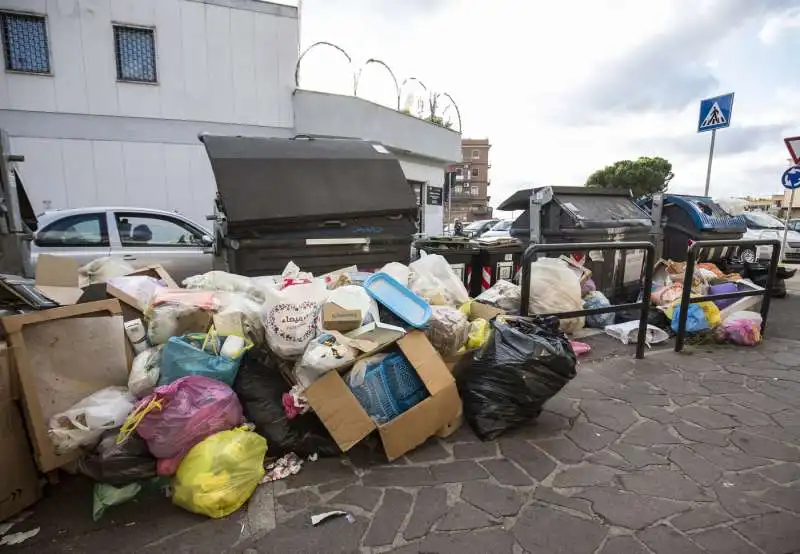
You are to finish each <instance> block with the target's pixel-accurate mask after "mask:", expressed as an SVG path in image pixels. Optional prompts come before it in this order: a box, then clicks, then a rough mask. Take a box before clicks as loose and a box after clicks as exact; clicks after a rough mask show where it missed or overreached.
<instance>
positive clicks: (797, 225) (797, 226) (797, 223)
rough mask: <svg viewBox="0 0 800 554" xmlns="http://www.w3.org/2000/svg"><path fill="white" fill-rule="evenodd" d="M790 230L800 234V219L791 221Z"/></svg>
mask: <svg viewBox="0 0 800 554" xmlns="http://www.w3.org/2000/svg"><path fill="white" fill-rule="evenodd" d="M789 229H791V230H792V231H798V232H800V219H790V220H789Z"/></svg>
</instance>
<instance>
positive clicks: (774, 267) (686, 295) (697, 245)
mask: <svg viewBox="0 0 800 554" xmlns="http://www.w3.org/2000/svg"><path fill="white" fill-rule="evenodd" d="M713 246H739V247H742V246H752V247H754V248H755V251H756V258H757V257H758V256H757V254H758V247H759V246H772V257H771V258H770V264H769V274H768V275H767V286H766V287H765V288H764V290H744V291H738V292H726V293H723V294H707V295H705V296H691V294H692V287H691V284H690V285H689V286H688V287H687V286H685V284H686V279H687V277H686V276H689V277H688V279H690V283H691V279H692V278H693V277H694V268H695V266H696V265H697V253H698V252H699V250H700V249H702V248H708V247H713ZM740 251H741V249H740ZM780 258H781V243H780V241H778V240H777V239H770V240H755V241H752V240H699V241H697V242H693V243H692V244H690V245H689V249H688V250H687V258H686V272H685V273H684V287H683V296H682V297H681V304H680V305H681V306H689V305H690V304H697V303H698V302H707V301H712V302H713V301H714V300H726V299H729V298H745V297H748V296H763V297H764V299H763V300H762V301H761V334H762V336H763V334H764V331H765V330H766V328H767V314H768V313H769V305H770V300H771V296H770V295H771V293H772V287H773V286H774V285H775V275H776V273H777V272H778V263H779V262H780ZM676 309H677V308H676ZM688 315H689V309H688V308H687V309H683V308H681V309H680V311H679V313H678V314H677V317H678V334H677V336H676V337H675V352H680V351H681V350H682V349H683V344H684V342H685V341H686V319H687V317H688Z"/></svg>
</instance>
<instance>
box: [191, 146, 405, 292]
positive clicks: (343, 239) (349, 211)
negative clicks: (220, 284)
mask: <svg viewBox="0 0 800 554" xmlns="http://www.w3.org/2000/svg"><path fill="white" fill-rule="evenodd" d="M200 141H201V142H202V143H203V145H204V146H205V148H206V153H207V154H208V158H209V160H210V162H211V169H212V171H213V172H214V179H215V180H216V184H217V190H218V193H217V200H216V207H217V209H216V219H215V224H214V235H215V236H214V245H215V248H214V249H215V257H214V267H215V269H222V270H226V271H230V272H232V273H238V274H240V275H246V276H260V275H276V274H280V273H281V271H282V270H283V268H284V267H285V265H286V264H287V263H288V262H289V261H294V262H295V263H296V264H297V265H298V266H300V268H301V269H303V270H305V271H311V272H313V273H314V274H315V275H316V274H322V273H327V272H329V271H333V270H335V269H339V268H341V267H342V266H349V265H356V266H358V268H359V269H360V270H362V271H368V270H370V271H371V270H377V269H380V268H381V267H382V266H383V265H385V264H386V263H388V262H402V263H409V262H410V258H411V243H412V236H413V234H414V233H415V232H416V226H415V219H416V217H417V212H418V208H417V202H416V198H415V196H414V191H413V189H412V187H411V185H410V184H409V182H408V181H407V180H406V177H405V175H404V173H403V169H402V168H401V167H400V162H399V161H398V160H397V158H395V157H394V156H393V155H392V154H390V153H389V152H388V150H386V149H385V148H383V147H382V146H380V145H378V144H373V143H371V142H367V141H362V140H353V139H328V138H324V139H323V138H301V137H297V138H294V139H279V138H261V137H223V136H213V135H201V136H200Z"/></svg>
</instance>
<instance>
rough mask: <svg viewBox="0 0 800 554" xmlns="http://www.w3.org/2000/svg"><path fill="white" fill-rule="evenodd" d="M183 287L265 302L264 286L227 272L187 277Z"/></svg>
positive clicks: (248, 278) (212, 272) (210, 272)
mask: <svg viewBox="0 0 800 554" xmlns="http://www.w3.org/2000/svg"><path fill="white" fill-rule="evenodd" d="M183 286H184V287H186V288H187V289H203V290H213V291H220V292H238V293H242V294H246V295H248V296H252V297H253V298H254V299H255V300H256V301H258V302H264V287H263V285H260V284H259V282H257V281H254V280H253V279H251V278H250V277H245V276H244V275H236V274H234V273H228V272H226V271H209V272H208V273H204V274H202V275H193V276H192V277H187V278H186V279H184V280H183Z"/></svg>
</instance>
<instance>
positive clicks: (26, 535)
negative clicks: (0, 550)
mask: <svg viewBox="0 0 800 554" xmlns="http://www.w3.org/2000/svg"><path fill="white" fill-rule="evenodd" d="M39 531H41V527H35V528H33V529H31V530H30V531H20V532H19V533H11V534H10V535H3V536H2V537H0V546H14V545H15V544H22V543H23V542H25V541H26V540H28V539H31V538H33V537H35V536H36V535H38V534H39Z"/></svg>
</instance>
